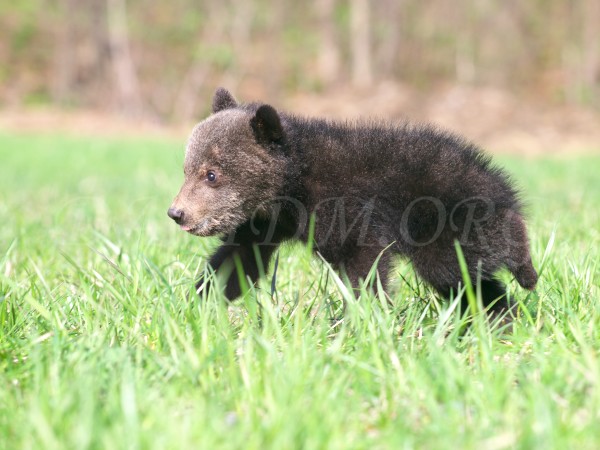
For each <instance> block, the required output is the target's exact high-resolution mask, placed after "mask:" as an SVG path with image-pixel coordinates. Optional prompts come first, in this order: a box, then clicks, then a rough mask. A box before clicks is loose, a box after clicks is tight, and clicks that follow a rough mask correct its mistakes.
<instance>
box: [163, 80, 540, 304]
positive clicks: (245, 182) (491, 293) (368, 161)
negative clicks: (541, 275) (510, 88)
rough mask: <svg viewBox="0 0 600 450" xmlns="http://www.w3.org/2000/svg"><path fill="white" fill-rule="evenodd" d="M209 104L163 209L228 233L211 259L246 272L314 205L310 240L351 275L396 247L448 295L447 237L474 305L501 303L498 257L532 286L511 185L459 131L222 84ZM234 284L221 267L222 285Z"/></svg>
mask: <svg viewBox="0 0 600 450" xmlns="http://www.w3.org/2000/svg"><path fill="white" fill-rule="evenodd" d="M213 112H214V114H213V115H211V116H210V117H209V118H207V119H206V120H204V121H203V122H200V123H199V124H198V125H197V126H196V128H195V129H194V131H193V132H192V135H191V137H190V140H189V143H188V147H187V151H186V160H185V182H184V185H183V187H182V188H181V191H180V193H179V195H178V196H177V197H176V198H175V201H174V202H173V205H172V207H171V209H170V210H169V215H170V216H171V217H172V218H174V219H175V220H176V221H177V222H178V223H179V224H180V225H181V226H182V228H184V229H185V230H186V231H189V232H191V233H193V234H196V235H199V236H210V235H215V234H220V235H227V237H226V239H225V241H224V243H223V245H222V246H221V247H220V248H219V249H218V250H217V252H216V253H215V254H214V255H213V256H212V258H211V259H210V262H209V264H210V265H211V267H212V268H213V269H214V270H216V271H220V270H224V269H222V268H223V267H225V266H229V267H231V266H232V263H233V260H234V258H236V257H238V258H239V260H240V262H241V263H242V267H243V269H244V271H245V275H246V276H247V277H249V278H250V280H251V281H252V282H255V281H256V280H257V279H258V277H259V275H260V273H261V266H262V267H264V268H265V269H266V267H267V266H268V264H269V260H270V258H271V255H272V254H273V252H274V251H275V249H276V248H277V245H279V244H280V243H281V242H283V241H286V240H289V239H300V240H301V241H304V242H306V241H307V239H308V221H309V219H310V217H311V215H313V214H314V216H315V220H316V221H315V233H314V243H315V250H316V251H318V252H319V253H320V254H321V255H322V256H323V258H324V259H325V260H327V261H328V262H329V263H331V264H332V265H333V266H334V267H336V268H338V269H340V270H341V271H343V272H344V273H346V274H347V276H348V277H349V280H350V281H351V283H352V284H353V285H354V286H356V285H357V284H358V283H359V280H360V279H364V278H365V277H366V276H367V274H368V273H369V271H370V269H371V267H372V266H373V264H374V262H375V261H376V259H377V258H378V257H379V256H380V260H379V263H378V266H377V269H378V272H379V276H380V277H381V280H382V281H383V283H384V284H386V282H387V279H388V270H389V265H390V262H391V259H392V256H393V255H394V254H399V255H402V256H405V257H408V258H409V259H410V260H411V261H412V264H413V266H414V268H415V270H416V272H417V273H418V274H419V275H420V276H421V277H422V278H423V279H424V280H425V281H427V282H428V283H429V284H431V285H432V286H433V287H434V288H435V289H436V290H437V291H438V292H440V294H442V295H444V296H448V295H449V294H450V292H451V290H454V292H456V288H457V287H458V285H459V283H460V282H461V280H462V277H461V271H460V268H459V264H458V259H457V256H456V250H455V245H454V242H455V241H458V242H460V244H461V247H462V250H463V253H464V256H465V260H466V262H467V265H468V269H469V275H470V276H471V278H472V280H476V279H477V277H478V275H479V276H480V277H481V290H482V298H483V303H484V305H485V306H489V305H491V304H494V305H495V306H494V307H493V309H495V310H496V311H499V310H504V309H505V308H506V306H507V305H506V300H505V287H504V286H503V285H502V284H501V283H500V282H499V281H498V280H497V279H495V278H494V274H495V273H496V272H497V271H498V270H499V269H501V268H502V267H507V268H508V269H509V270H510V271H511V272H512V273H513V274H514V276H515V278H516V279H517V281H518V282H519V284H520V285H521V286H523V287H525V288H527V289H533V288H534V287H535V284H536V281H537V273H536V271H535V269H534V268H533V266H532V263H531V258H530V256H529V244H528V240H527V233H526V229H525V223H524V221H523V217H522V213H521V205H520V202H519V200H518V198H517V194H516V192H515V190H514V189H513V188H512V187H511V184H510V182H509V180H508V177H507V176H506V175H505V174H504V172H502V171H501V170H500V169H498V168H496V167H494V166H492V165H491V163H490V159H489V158H488V157H487V156H484V155H483V154H482V153H480V152H479V150H478V149H477V148H476V147H474V146H473V145H472V144H470V143H468V142H466V141H465V140H463V139H462V138H460V137H458V136H456V135H453V134H450V133H447V132H443V131H440V130H438V129H436V128H434V127H431V126H411V125H409V124H402V125H389V124H384V123H380V122H361V123H354V124H348V123H346V124H342V123H334V122H329V121H325V120H321V119H305V118H301V117H297V116H293V115H290V114H285V113H278V112H277V111H275V109H273V108H272V107H270V106H268V105H263V104H246V105H239V104H237V102H236V101H235V100H234V99H233V97H232V96H231V94H230V93H229V92H227V91H226V90H224V89H219V90H217V92H216V93H215V97H214V99H213ZM213 174H214V176H215V178H216V179H215V180H213V179H212V177H213ZM198 286H199V287H200V286H201V283H199V285H198ZM240 293H241V292H240V286H239V283H238V277H237V274H235V273H232V274H231V275H230V276H229V277H228V279H227V281H226V286H225V294H226V296H227V298H229V299H234V298H236V297H237V296H239V295H240Z"/></svg>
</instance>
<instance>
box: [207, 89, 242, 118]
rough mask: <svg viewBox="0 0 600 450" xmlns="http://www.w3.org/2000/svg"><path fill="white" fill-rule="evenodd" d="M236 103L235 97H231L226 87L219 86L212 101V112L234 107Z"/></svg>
mask: <svg viewBox="0 0 600 450" xmlns="http://www.w3.org/2000/svg"><path fill="white" fill-rule="evenodd" d="M237 105H238V104H237V102H236V101H235V98H233V95H231V93H230V92H229V91H228V90H227V89H225V88H222V87H220V88H218V89H217V90H216V91H215V96H214V97H213V101H212V110H213V113H218V112H219V111H223V110H224V109H229V108H235V107H236V106H237Z"/></svg>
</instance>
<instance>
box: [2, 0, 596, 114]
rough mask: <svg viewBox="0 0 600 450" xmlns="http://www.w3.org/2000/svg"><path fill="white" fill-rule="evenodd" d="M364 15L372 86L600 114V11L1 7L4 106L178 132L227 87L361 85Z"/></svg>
mask: <svg viewBox="0 0 600 450" xmlns="http://www.w3.org/2000/svg"><path fill="white" fill-rule="evenodd" d="M361 2H367V3H368V5H367V7H368V10H369V17H368V20H367V21H366V23H365V24H363V25H361V26H365V27H368V29H367V30H366V34H365V36H370V41H369V42H368V53H367V54H366V56H365V55H363V54H361V56H360V58H361V59H362V60H361V61H360V64H362V65H363V68H364V66H367V69H368V71H369V73H372V76H371V79H370V80H368V83H367V84H371V85H372V84H376V83H378V82H381V81H390V80H391V81H394V82H402V83H409V84H412V85H413V86H415V87H417V88H421V89H425V88H428V87H430V86H432V85H433V84H437V83H445V82H450V83H459V84H475V85H477V84H481V85H495V86H499V87H501V88H508V89H510V90H513V91H515V92H519V93H524V94H527V95H533V96H537V97H539V98H542V99H544V100H550V101H554V102H556V101H558V102H563V103H579V104H588V105H597V104H598V103H599V99H600V33H599V32H598V23H600V2H599V1H598V0H580V1H578V2H573V1H569V0H532V1H527V2H522V1H519V0H506V1H494V0H456V1H454V0H433V1H430V2H420V1H418V0H379V1H376V0H308V1H307V0H303V1H297V2H292V1H291V0H282V1H279V2H273V1H268V0H243V1H234V0H218V1H217V0H203V1H199V0H175V1H171V2H150V1H148V0H54V1H50V0H19V1H15V2H10V3H9V2H4V3H3V4H2V5H1V6H0V67H1V68H2V69H1V77H0V83H1V84H0V105H19V104H24V103H27V102H28V101H29V99H31V98H35V99H39V100H40V101H41V100H42V99H47V100H48V101H49V102H54V103H57V104H69V105H74V106H82V107H95V108H112V109H114V108H123V107H124V106H126V105H128V104H130V103H132V102H134V103H136V104H138V105H139V107H138V108H137V109H135V111H137V112H138V113H140V112H142V113H144V114H148V115H153V116H155V117H158V118H162V119H169V118H172V117H174V116H178V117H179V118H181V116H183V118H185V117H186V116H189V115H194V114H198V113H200V112H201V111H198V109H199V108H201V107H203V106H201V105H196V104H194V103H192V102H188V103H186V102H185V99H186V98H190V97H200V96H202V95H206V94H208V92H209V91H211V90H212V89H213V88H214V86H215V85H217V84H222V83H226V84H227V85H229V86H232V87H233V88H235V89H237V90H238V91H243V92H250V93H251V94H252V95H251V97H252V98H259V97H261V96H264V95H277V94H280V93H281V91H282V90H287V91H295V90H321V89H327V88H331V87H337V86H344V85H351V84H352V83H353V80H355V77H354V76H353V73H352V72H353V70H356V65H353V64H352V61H353V58H354V57H355V56H356V55H357V50H356V48H355V45H356V42H355V41H356V40H353V39H352V38H353V33H354V34H356V29H354V28H353V25H352V20H351V18H352V11H353V8H358V6H359V3H361ZM111 8H112V9H111ZM320 12H321V13H320ZM115 14H116V15H115ZM121 19H122V20H121ZM112 22H114V23H112ZM361 35H362V34H361ZM324 52H327V53H326V55H325V53H324ZM323 55H325V56H323ZM330 55H332V56H331V57H330ZM333 57H335V59H336V61H329V62H328V59H331V58H333ZM338 60H339V63H338ZM328 64H330V65H331V66H330V67H325V66H327V65H328ZM325 73H327V74H328V76H325V75H324V74H325ZM363 84H364V83H363ZM362 87H365V86H364V85H363V86H362ZM366 87H369V86H368V85H367V86H366ZM132 110H133V109H132ZM182 110H183V111H184V112H183V113H182V114H179V115H178V114H177V112H178V111H179V112H181V111H182Z"/></svg>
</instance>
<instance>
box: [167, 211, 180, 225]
mask: <svg viewBox="0 0 600 450" xmlns="http://www.w3.org/2000/svg"><path fill="white" fill-rule="evenodd" d="M167 215H168V216H169V217H170V218H171V219H173V220H174V221H175V223H176V224H178V225H181V223H182V222H183V218H184V213H183V210H182V209H177V208H173V207H171V208H169V210H168V211H167Z"/></svg>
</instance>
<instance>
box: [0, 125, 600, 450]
mask: <svg viewBox="0 0 600 450" xmlns="http://www.w3.org/2000/svg"><path fill="white" fill-rule="evenodd" d="M182 157H183V140H182V141H180V142H170V141H150V140H142V139H140V140H109V139H84V138H67V137H61V136H44V135H36V136H22V135H14V134H0V223H1V224H2V227H1V228H0V449H20V448H29V449H71V448H73V449H75V448H77V449H88V448H89V449H100V448H102V449H104V448H106V449H120V448H128V449H177V448H181V449H196V448H197V449H217V448H219V449H220V448H231V449H241V448H243V449H265V448H273V449H293V448H298V449H300V448H301V449H340V448H344V449H346V448H364V449H372V448H375V449H378V448H379V449H388V448H389V449H396V448H402V449H410V448H419V449H422V448H425V449H442V448H443V449H446V448H457V449H459V448H460V449H463V448H472V449H504V448H523V449H529V448H539V449H544V450H546V449H552V448H555V449H565V448H571V449H597V448H599V447H600V425H599V424H600V356H599V352H600V301H599V298H598V297H599V287H598V284H599V281H600V276H599V273H598V272H599V270H598V269H599V263H598V261H599V260H600V252H599V250H598V248H599V245H600V232H599V226H598V224H599V223H600V207H599V205H600V182H599V181H598V173H599V171H600V158H598V157H593V156H587V157H583V156H582V157H577V158H552V159H550V158H548V159H532V160H523V159H518V158H506V157H504V158H501V159H500V161H501V163H502V164H503V165H505V166H506V167H507V168H508V169H509V171H511V172H512V173H513V174H514V178H515V180H516V181H517V182H518V183H519V184H520V185H521V187H522V188H523V192H524V197H525V199H527V200H528V202H529V208H528V216H529V228H530V234H531V240H532V252H533V260H534V264H535V266H536V267H537V268H538V269H540V268H542V271H541V272H542V273H541V279H540V282H539V287H538V289H537V291H536V293H534V294H531V295H529V296H528V295H527V293H526V292H525V291H523V290H521V289H520V288H518V287H517V285H516V283H514V282H513V283H512V284H511V294H512V295H513V297H514V298H515V299H517V300H519V301H521V302H522V303H523V308H522V309H521V314H520V317H519V318H518V319H517V321H516V322H515V324H514V327H513V330H512V331H511V332H506V331H502V330H499V329H498V328H492V329H490V328H489V327H487V326H486V325H485V324H484V323H483V322H481V323H480V325H481V326H477V327H471V328H469V329H468V330H467V331H466V334H465V335H464V336H462V337H461V335H460V332H459V328H460V327H459V325H460V322H459V320H458V318H457V317H456V315H455V314H454V313H453V312H452V311H451V309H449V308H451V305H448V304H445V303H440V302H439V299H438V298H437V297H436V296H435V295H433V293H432V292H431V291H430V290H429V289H428V288H427V287H426V286H424V285H423V284H422V283H420V282H419V281H418V280H417V279H416V277H415V276H414V274H413V272H412V270H411V268H410V266H409V265H407V264H404V263H400V264H399V265H398V268H397V275H398V276H397V277H396V278H397V280H398V283H397V284H396V286H397V289H396V292H395V293H394V296H393V304H392V305H388V304H387V303H386V302H385V300H382V298H381V297H380V296H378V295H371V294H366V293H365V294H364V295H363V296H362V298H360V300H358V301H356V300H354V299H353V298H350V297H348V298H347V299H346V300H347V308H346V311H345V314H344V315H343V316H342V315H341V312H340V305H341V299H342V297H343V296H345V295H346V294H345V293H344V290H343V289H340V287H339V284H338V281H339V280H337V279H336V277H335V275H334V274H333V273H330V272H329V271H328V269H327V267H325V266H324V265H323V264H322V263H321V262H319V261H318V260H316V259H314V258H311V257H309V255H308V252H307V251H306V249H303V248H302V247H301V246H294V247H291V246H289V247H287V248H285V249H283V250H282V252H281V259H280V264H279V271H278V274H277V295H276V298H275V299H271V297H270V293H269V290H270V289H269V287H270V286H269V280H267V281H265V282H263V283H261V284H260V285H259V286H258V288H256V289H254V290H253V291H252V292H250V293H249V294H248V295H247V296H246V298H244V299H243V300H241V301H239V302H238V303H236V304H235V305H233V306H230V307H226V306H225V305H224V302H223V300H222V299H221V298H219V297H218V296H216V295H212V294H211V295H209V297H208V298H206V299H204V300H203V301H201V302H199V301H197V300H196V299H193V298H192V299H190V297H189V293H190V288H191V286H192V283H193V279H194V275H195V273H196V272H197V270H198V269H199V268H201V267H203V264H204V262H205V258H206V256H207V255H209V254H210V252H211V250H212V249H213V248H214V247H215V245H216V242H215V241H214V240H209V239H205V240H202V239H198V238H193V237H191V236H189V235H187V234H185V233H183V232H181V231H179V230H178V229H177V227H176V226H174V225H173V224H172V223H170V220H169V219H168V218H167V216H166V209H167V207H168V205H169V204H170V201H171V198H172V197H173V196H174V195H175V194H176V191H177V189H178V188H179V185H180V182H181V180H182V170H181V166H182ZM401 277H404V278H405V279H406V281H407V282H406V283H405V282H401V281H400V279H401ZM507 279H508V280H510V278H507Z"/></svg>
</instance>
